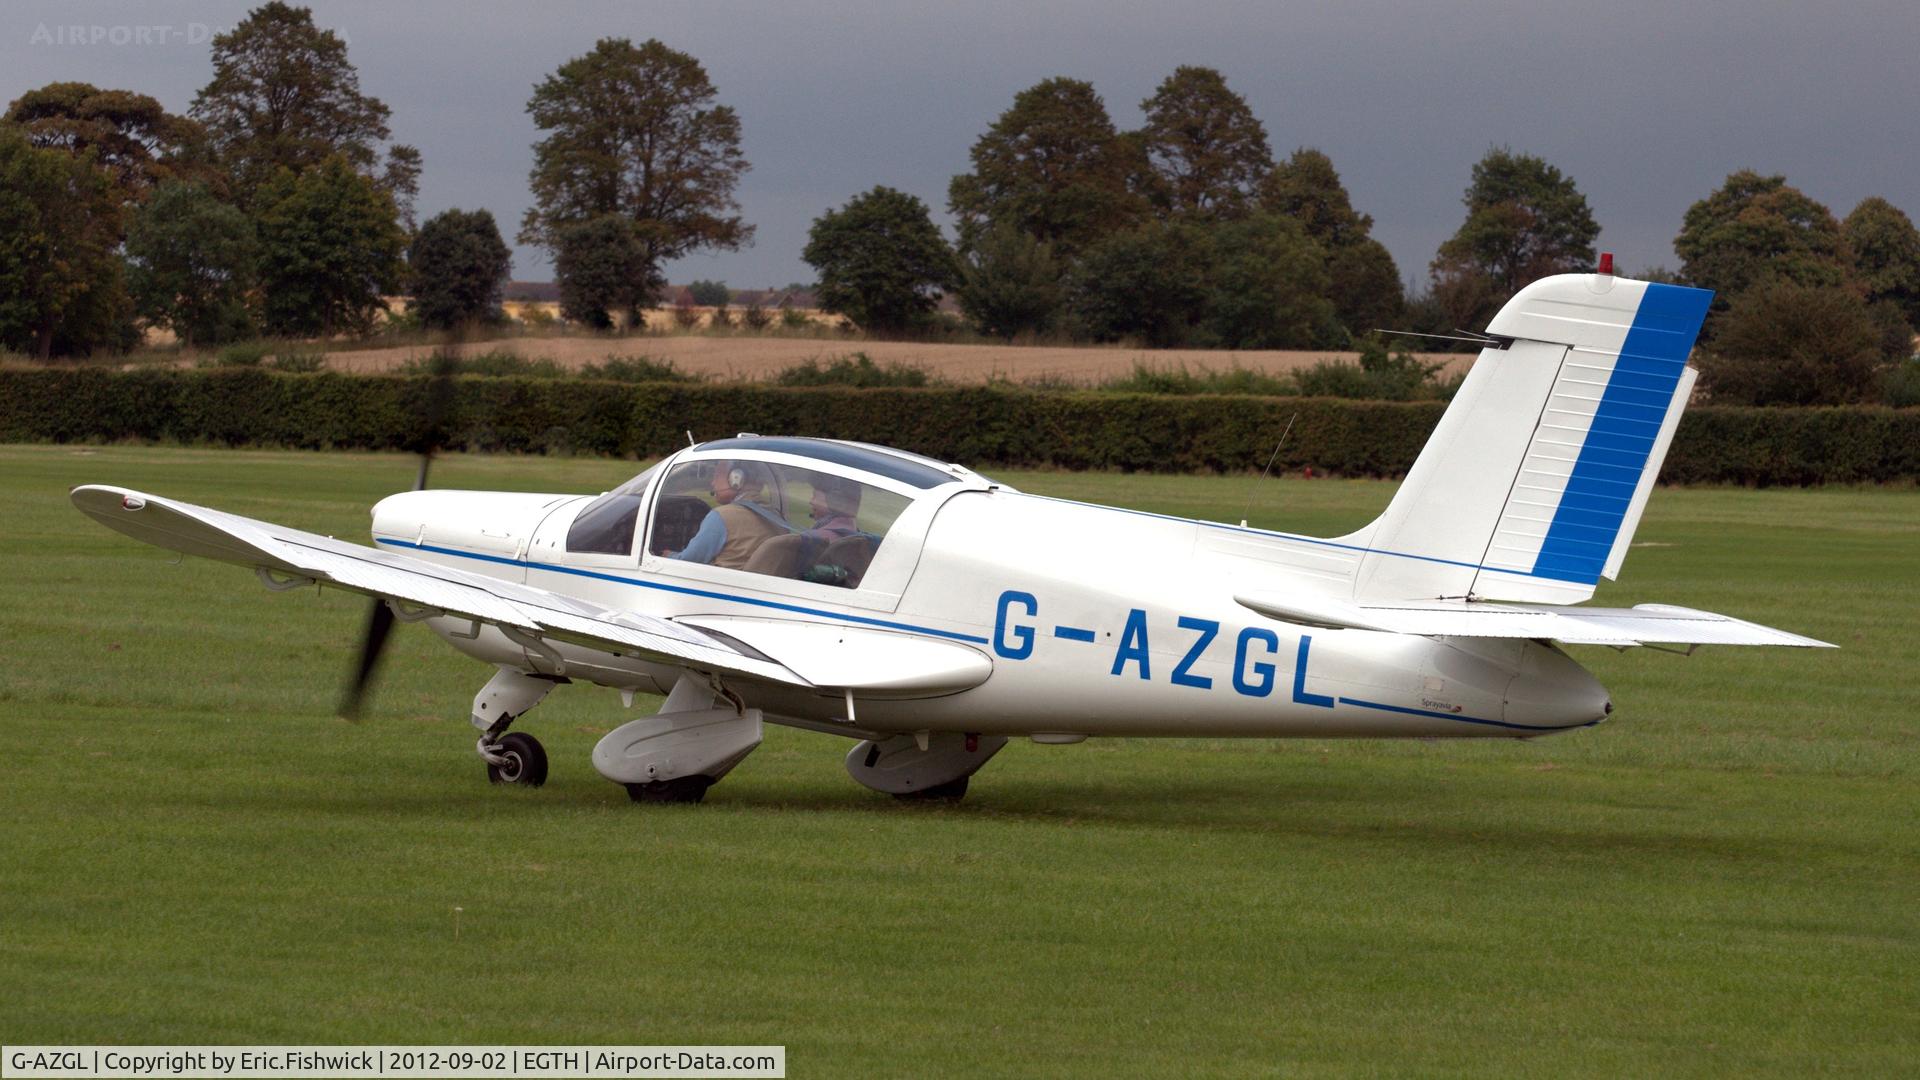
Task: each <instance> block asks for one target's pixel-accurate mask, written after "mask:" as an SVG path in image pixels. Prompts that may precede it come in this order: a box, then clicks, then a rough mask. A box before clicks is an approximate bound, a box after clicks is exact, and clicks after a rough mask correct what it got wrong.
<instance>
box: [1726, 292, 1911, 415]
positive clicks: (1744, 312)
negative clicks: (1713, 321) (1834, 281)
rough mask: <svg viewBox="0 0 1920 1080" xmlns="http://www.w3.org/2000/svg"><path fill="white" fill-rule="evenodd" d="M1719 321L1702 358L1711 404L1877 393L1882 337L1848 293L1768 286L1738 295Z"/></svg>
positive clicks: (1845, 399) (1817, 400)
mask: <svg viewBox="0 0 1920 1080" xmlns="http://www.w3.org/2000/svg"><path fill="white" fill-rule="evenodd" d="M1720 321H1721V327H1720V332H1719V333H1718V334H1717V335H1716V336H1715V338H1714V342H1713V346H1712V348H1711V349H1710V350H1707V351H1706V352H1704V353H1703V354H1702V355H1701V357H1700V375H1701V383H1702V386H1703V389H1705V390H1706V391H1707V392H1708V393H1709V394H1710V395H1711V396H1712V398H1713V400H1714V401H1715V402H1720V403H1726V404H1734V405H1843V404H1847V403H1850V402H1857V401H1870V400H1874V399H1875V398H1876V397H1877V395H1878V392H1879V388H1880V381H1881V378H1882V375H1883V373H1884V368H1883V354H1882V351H1881V349H1882V344H1881V334H1880V330H1879V327H1878V326H1877V325H1876V322H1875V320H1874V318H1873V316H1872V315H1871V314H1870V313H1869V311H1868V310H1867V304H1866V301H1864V300H1862V299H1861V298H1860V295H1859V293H1857V292H1855V291H1854V290H1852V289H1849V288H1846V287H1844V286H1840V285H1802V284H1798V283H1796V282H1791V281H1784V280H1773V281H1767V282H1764V283H1762V284H1759V285H1755V286H1753V287H1752V288H1750V289H1747V290H1746V291H1744V292H1741V293H1738V294H1736V296H1735V297H1734V300H1733V304H1732V307H1731V309H1730V310H1729V311H1728V312H1727V314H1726V315H1725V316H1723V317H1722V318H1721V320H1720Z"/></svg>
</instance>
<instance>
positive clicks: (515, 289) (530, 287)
mask: <svg viewBox="0 0 1920 1080" xmlns="http://www.w3.org/2000/svg"><path fill="white" fill-rule="evenodd" d="M501 299H503V300H528V301H533V302H535V303H558V302H559V300H560V286H558V285H556V284H554V283H553V282H551V281H509V282H507V288H506V291H505V292H503V293H501Z"/></svg>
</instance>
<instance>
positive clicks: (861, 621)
mask: <svg viewBox="0 0 1920 1080" xmlns="http://www.w3.org/2000/svg"><path fill="white" fill-rule="evenodd" d="M374 542H375V543H377V544H386V545H387V546H389V547H398V548H408V549H410V550H413V551H431V552H433V553H434V554H436V555H452V556H455V557H456V558H461V559H474V560H477V561H479V562H490V563H498V564H500V565H502V566H524V567H526V568H527V569H529V570H547V571H551V572H552V573H555V574H572V575H573V576H574V577H583V578H593V579H595V580H597V581H612V582H617V583H618V584H621V585H635V586H638V587H640V588H642V589H657V590H659V591H661V592H670V593H680V594H681V595H683V596H700V597H705V598H707V599H710V600H726V601H729V602H731V603H735V604H746V605H748V606H751V607H763V608H772V609H774V610H776V611H791V612H794V613H796V614H799V615H818V616H820V617H821V618H823V619H833V620H835V621H836V622H845V623H856V624H858V625H861V626H880V627H885V628H886V629H888V630H910V631H912V632H913V633H916V634H930V635H932V636H934V637H943V638H950V639H952V640H954V641H966V642H971V643H973V644H975V645H985V644H987V639H986V638H984V637H981V636H980V635H978V634H963V633H960V632H959V631H957V630H942V629H940V628H938V627H934V626H920V625H917V624H915V623H903V622H896V621H894V620H892V619H875V618H872V617H869V616H866V615H849V614H847V613H846V612H842V611H829V610H827V609H826V608H814V607H807V606H805V605H802V604H787V603H782V602H780V601H778V600H761V599H759V598H757V597H752V596H740V595H738V594H737V593H726V592H717V591H715V590H713V589H695V588H691V587H689V586H686V585H669V584H667V583H666V582H664V581H647V580H645V579H642V578H634V577H625V576H623V575H620V574H609V573H605V572H603V571H599V570H582V569H581V568H579V567H577V566H555V565H554V564H553V563H543V562H533V561H531V560H527V559H509V558H506V557H504V556H500V555H482V554H480V553H479V552H477V551H462V550H461V549H459V548H450V547H436V546H435V545H433V544H416V543H414V542H413V541H411V540H390V539H387V538H386V537H376V538H375V540H374Z"/></svg>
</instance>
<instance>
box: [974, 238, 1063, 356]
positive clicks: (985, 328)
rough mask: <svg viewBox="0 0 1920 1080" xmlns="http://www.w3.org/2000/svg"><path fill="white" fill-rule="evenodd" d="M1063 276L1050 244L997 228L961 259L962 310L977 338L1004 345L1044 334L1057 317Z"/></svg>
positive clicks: (1061, 296)
mask: <svg viewBox="0 0 1920 1080" xmlns="http://www.w3.org/2000/svg"><path fill="white" fill-rule="evenodd" d="M1062 273H1063V268H1062V266H1061V263H1060V260H1058V259H1057V258H1055V256H1054V248H1053V245H1052V244H1049V243H1046V242H1045V241H1042V240H1036V239H1035V238H1034V237H1033V236H1032V234H1030V233H1027V232H1024V231H1022V230H1021V229H1020V228H1019V227H1017V226H1015V225H1013V224H1012V223H1011V222H1007V223H1002V224H999V225H996V226H994V227H993V228H992V229H990V230H988V231H987V232H986V234H985V235H983V236H982V237H981V238H980V239H979V241H978V242H977V243H976V244H975V245H974V247H973V250H972V251H970V252H968V253H967V254H966V255H965V256H963V257H962V259H961V266H960V288H959V292H958V296H959V300H960V309H961V310H962V311H964V312H966V313H967V317H968V318H970V319H972V320H973V322H974V325H976V326H978V327H979V328H980V332H981V333H983V334H992V335H994V336H995V337H1000V338H1005V339H1007V340H1008V341H1011V340H1013V338H1014V337H1015V336H1017V335H1019V334H1023V333H1030V332H1031V333H1037V332H1040V331H1043V330H1045V329H1047V327H1048V326H1050V325H1051V324H1052V323H1053V321H1054V318H1055V317H1056V316H1057V315H1058V314H1059V312H1060V305H1061V303H1062V301H1063V299H1064V296H1065V294H1064V293H1063V291H1062V289H1061V277H1062Z"/></svg>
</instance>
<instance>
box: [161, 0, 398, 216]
mask: <svg viewBox="0 0 1920 1080" xmlns="http://www.w3.org/2000/svg"><path fill="white" fill-rule="evenodd" d="M191 113H192V115H193V118H194V119H196V120H198V121H199V122H200V123H201V124H203V125H205V127H206V130H207V135H208V138H209V140H210V142H211V145H212V148H213V152H214V155H215V157H216V159H217V160H218V161H219V162H220V164H221V165H222V166H223V167H224V168H225V169H226V171H227V173H228V175H230V176H231V177H232V179H233V184H234V193H235V195H236V197H237V198H238V199H239V201H240V202H241V204H242V205H247V204H248V203H250V202H251V200H252V198H253V196H254V193H255V192H257V191H258V190H259V189H260V188H261V186H262V185H264V184H266V183H267V182H269V181H270V180H271V179H272V178H273V176H274V174H275V173H276V171H277V170H280V169H287V170H289V171H291V172H294V173H300V172H303V171H305V170H307V169H312V168H317V167H319V166H320V165H321V164H323V163H324V162H326V161H328V160H329V159H331V158H332V157H334V156H335V155H339V156H341V157H344V158H345V159H346V161H347V163H348V164H349V165H350V166H352V167H353V168H354V169H357V170H359V171H360V172H361V173H364V174H366V175H368V176H374V175H375V166H376V163H377V159H378V146H379V144H380V143H382V142H385V141H386V140H387V138H388V136H389V135H390V134H391V132H390V131H389V130H388V129H387V117H388V116H389V115H391V110H389V109H388V108H387V106H386V105H385V104H384V103H382V102H381V101H380V99H379V98H376V97H370V96H368V95H366V94H362V93H361V92H360V74H359V72H357V71H355V70H354V67H353V65H352V64H350V63H348V62H347V43H346V42H345V41H342V40H341V39H340V37H339V35H337V34H335V33H334V32H333V31H331V30H322V29H320V28H319V27H316V26H315V25H314V24H313V12H312V10H311V9H308V8H304V7H293V6H291V5H289V4H285V3H282V2H281V0H271V2H269V3H266V4H263V5H261V6H260V7H257V8H254V9H253V10H252V11H249V12H248V13H247V17H246V18H245V19H243V20H241V21H240V23H239V25H237V26H235V27H234V28H233V29H232V30H229V31H227V32H226V33H224V34H215V35H214V37H213V80H212V81H211V82H209V83H207V85H206V86H205V87H203V88H201V90H200V93H199V94H198V95H197V96H196V97H195V98H194V99H193V108H192V109H191ZM391 154H392V156H393V158H394V162H393V163H390V168H389V171H388V172H387V173H386V174H384V175H382V176H381V177H380V178H381V179H382V181H383V183H384V184H387V185H398V186H389V187H388V193H389V194H390V195H391V196H393V198H394V199H395V200H396V205H398V204H401V203H404V204H406V205H408V206H411V204H412V200H413V196H414V193H415V185H416V184H417V181H418V177H419V160H420V155H419V151H417V150H414V149H413V148H412V147H410V146H395V147H393V148H392V151H391Z"/></svg>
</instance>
